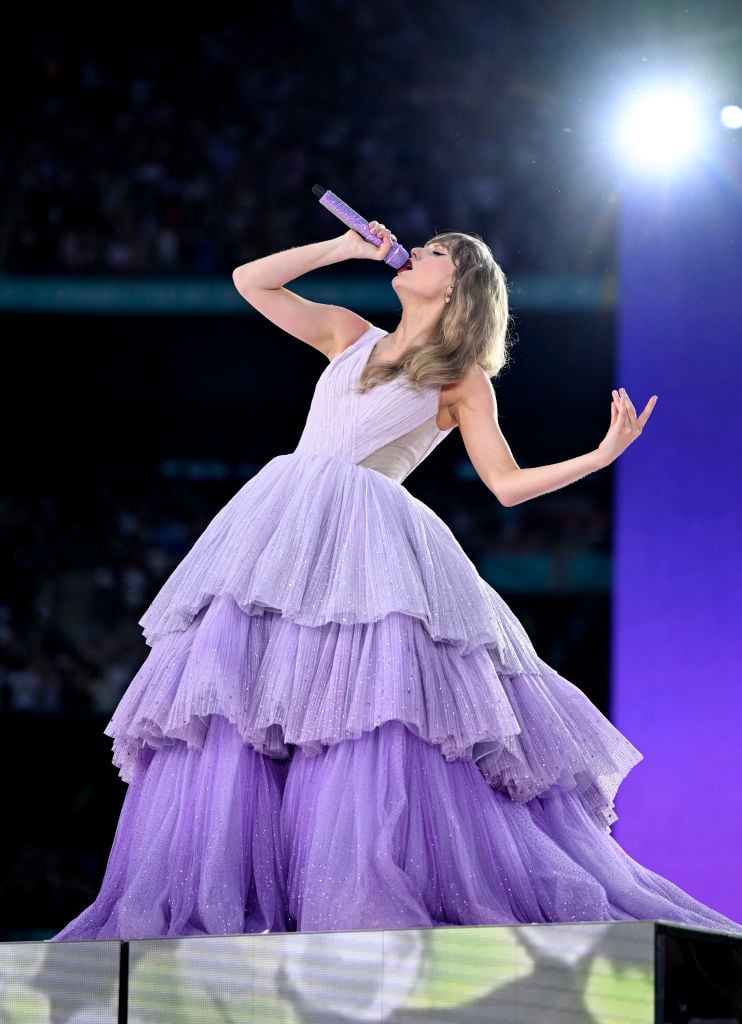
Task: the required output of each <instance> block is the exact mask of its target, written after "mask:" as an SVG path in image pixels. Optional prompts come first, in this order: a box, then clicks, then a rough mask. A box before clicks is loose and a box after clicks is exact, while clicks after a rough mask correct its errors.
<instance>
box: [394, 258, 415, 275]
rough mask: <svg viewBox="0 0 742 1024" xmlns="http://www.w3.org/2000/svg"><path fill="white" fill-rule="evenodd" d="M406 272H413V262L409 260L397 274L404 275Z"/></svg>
mask: <svg viewBox="0 0 742 1024" xmlns="http://www.w3.org/2000/svg"><path fill="white" fill-rule="evenodd" d="M405 270H412V260H407V262H406V263H403V264H402V266H401V267H400V268H399V270H398V271H397V273H398V274H403V273H404V272H405Z"/></svg>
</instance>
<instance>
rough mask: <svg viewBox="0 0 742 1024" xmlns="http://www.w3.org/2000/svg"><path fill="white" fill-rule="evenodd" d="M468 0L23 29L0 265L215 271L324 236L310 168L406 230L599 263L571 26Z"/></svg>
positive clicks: (516, 252)
mask: <svg viewBox="0 0 742 1024" xmlns="http://www.w3.org/2000/svg"><path fill="white" fill-rule="evenodd" d="M472 7H473V9H472V12H471V15H472V16H470V17H467V18H462V17H460V16H458V13H457V11H456V9H455V7H454V9H453V10H452V9H451V5H450V4H444V3H443V2H442V0H431V2H430V3H429V4H426V10H425V16H424V17H422V16H421V17H417V16H410V14H409V12H408V9H407V11H406V10H405V9H404V8H403V5H399V4H396V5H392V4H391V3H388V2H380V3H379V4H372V5H370V4H356V3H352V2H350V0H347V2H346V0H333V2H331V3H330V4H328V5H324V7H323V12H324V14H323V16H319V15H318V12H317V9H316V6H315V5H312V4H309V3H306V2H304V0H293V2H286V0H283V2H278V3H277V4H276V5H271V9H270V11H266V12H263V11H261V10H259V9H256V10H254V11H253V12H252V13H251V15H250V16H249V17H245V16H243V17H242V18H240V17H234V18H232V19H230V20H228V21H224V22H222V23H218V22H217V23H214V24H211V25H210V24H209V23H208V19H205V21H206V24H205V25H203V26H200V27H199V28H198V29H197V30H196V29H191V30H188V29H187V28H184V27H183V25H182V24H180V22H181V15H180V13H177V12H175V11H174V10H173V11H171V10H170V9H169V6H168V4H166V3H164V2H160V3H159V4H158V3H155V4H154V5H152V10H151V13H150V17H149V19H148V20H146V21H144V22H143V23H142V24H141V26H139V27H136V26H134V25H132V24H127V22H126V20H125V19H124V21H123V22H121V23H119V21H118V20H116V21H111V23H110V25H107V26H103V25H100V24H96V25H95V27H94V29H91V30H90V31H83V30H82V29H80V30H77V31H75V30H66V31H65V30H62V31H58V32H54V31H48V30H47V31H43V32H42V31H39V32H31V31H29V32H27V33H25V34H20V35H19V37H18V38H17V40H15V42H14V46H15V60H16V61H17V62H18V65H19V75H20V77H19V80H18V87H19V99H18V104H17V106H16V107H15V108H14V107H12V106H11V108H10V112H9V115H8V117H7V119H6V124H5V129H6V132H5V134H6V139H7V140H8V145H7V148H6V153H5V160H4V166H5V168H6V171H5V174H6V178H7V180H6V183H5V184H6V187H5V188H4V189H3V194H4V200H3V207H4V209H3V213H2V217H3V224H2V232H1V234H0V272H5V273H10V274H33V275H36V274H61V275H72V274H79V275H105V276H108V277H110V276H119V277H120V276H130V275H140V276H141V275H171V276H172V275H211V274H218V275H223V274H225V273H229V272H230V271H231V269H232V268H233V267H234V266H235V265H237V264H238V263H240V262H244V261H245V260H246V259H249V258H252V257H254V256H256V255H263V254H265V253H267V252H269V251H271V250H274V249H277V248H285V247H289V246H292V245H296V244H297V243H299V242H303V241H308V240H310V239H314V238H317V237H327V236H329V235H330V234H331V233H332V232H333V231H334V230H335V229H336V227H337V226H338V225H337V222H335V221H333V220H332V218H331V215H330V214H329V213H328V212H327V211H326V210H324V208H322V207H321V206H320V205H319V204H318V203H317V201H316V199H315V198H314V197H313V195H312V194H311V188H312V185H313V184H315V183H319V184H321V185H323V186H324V187H326V188H330V189H331V190H333V191H335V192H336V193H337V194H338V195H340V197H341V198H342V199H344V200H345V201H346V202H348V203H349V204H350V205H351V206H354V207H356V208H358V209H359V212H361V213H362V214H363V215H364V216H366V217H368V218H372V217H376V218H378V219H381V220H384V221H385V222H386V223H388V224H390V225H392V226H393V227H394V229H395V230H396V231H397V234H398V235H399V237H400V240H402V241H403V242H404V241H405V240H407V239H409V240H410V244H417V243H419V242H423V241H424V240H425V238H426V237H429V236H430V235H431V234H432V233H433V232H434V231H436V230H439V229H443V228H448V227H457V228H461V229H463V230H469V231H474V232H476V233H479V234H481V235H482V236H483V237H484V238H485V240H486V241H488V242H489V244H490V245H491V247H492V248H493V251H494V252H495V255H496V256H497V258H498V259H500V261H501V262H502V263H503V265H504V266H505V267H506V269H507V271H508V272H509V273H511V274H513V273H516V274H523V273H562V272H565V271H566V272H588V273H605V272H606V271H608V270H609V269H610V264H611V258H612V257H611V251H612V244H611V243H612V205H611V200H610V196H608V195H607V194H606V191H605V189H603V188H602V186H601V185H600V181H599V175H596V172H595V168H594V167H592V168H591V167H589V166H588V161H587V154H586V151H585V148H584V146H585V140H584V138H583V137H582V136H581V133H580V126H579V125H578V124H577V123H575V121H574V117H575V111H576V110H579V105H578V104H577V103H575V102H574V97H573V99H572V102H568V93H569V90H570V88H571V80H570V70H569V69H570V67H571V66H572V63H573V62H571V61H570V60H569V53H570V47H568V46H567V45H566V41H567V40H570V46H573V45H574V43H573V41H574V39H575V38H578V37H577V36H576V35H575V33H574V31H573V30H572V29H573V27H572V26H570V25H569V24H568V23H567V24H565V25H564V26H563V32H562V34H560V33H559V31H557V30H554V31H551V30H550V31H544V25H543V21H542V18H543V12H542V13H541V16H540V17H532V14H533V13H534V12H532V11H530V10H529V8H530V7H531V5H530V4H524V5H520V7H522V10H520V11H519V10H518V9H517V8H516V9H512V10H511V9H510V8H508V9H507V11H506V10H505V9H504V8H505V5H493V4H489V3H475V4H473V5H472ZM173 19H175V20H173ZM526 57H527V59H525V58H526ZM572 74H574V72H572ZM559 76H561V77H559ZM557 83H558V84H557ZM21 95H22V97H23V98H21ZM568 111H569V113H568Z"/></svg>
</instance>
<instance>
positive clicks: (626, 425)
mask: <svg viewBox="0 0 742 1024" xmlns="http://www.w3.org/2000/svg"><path fill="white" fill-rule="evenodd" d="M612 395H613V398H612V401H611V425H610V426H609V428H608V432H607V433H606V435H605V437H604V438H603V440H602V441H601V442H600V444H599V445H598V451H599V452H600V453H601V455H602V456H603V458H604V460H605V465H606V466H607V465H609V464H610V463H611V462H613V461H614V460H615V459H617V458H618V456H619V455H621V454H622V453H623V452H625V451H626V449H627V448H628V447H629V445H630V444H631V443H632V441H636V439H637V437H639V435H640V434H641V432H642V430H643V429H644V427H645V426H646V424H647V420H648V419H649V417H650V416H651V415H652V410H653V409H654V407H655V405H656V404H657V395H652V397H651V398H650V399H649V401H648V402H647V404H646V405H645V406H644V408H643V409H642V411H641V413H640V414H639V415H638V416H637V415H636V409H635V408H634V405H633V403H632V401H631V399H630V398H629V396H628V395H627V393H626V391H625V390H624V389H623V388H619V390H618V391H613V393H612Z"/></svg>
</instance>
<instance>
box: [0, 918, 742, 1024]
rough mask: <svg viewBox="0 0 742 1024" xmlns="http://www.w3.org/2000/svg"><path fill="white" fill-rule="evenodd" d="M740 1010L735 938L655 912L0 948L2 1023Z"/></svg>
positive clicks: (641, 1019) (563, 1020)
mask: <svg viewBox="0 0 742 1024" xmlns="http://www.w3.org/2000/svg"><path fill="white" fill-rule="evenodd" d="M741 1019H742V938H740V937H739V936H736V935H727V934H726V933H723V932H714V931H706V930H701V929H696V928H689V927H684V926H680V925H675V924H669V923H664V922H660V921H638V922H613V923H611V922H607V923H606V922H596V923H576V924H534V925H521V926H518V927H506V926H496V927H476V928H470V927H444V928H433V929H425V930H399V931H366V932H363V931H361V932H334V933H324V932H314V933H292V934H271V935H267V934H266V935H230V936H199V937H195V936H194V937H189V938H171V939H146V940H140V941H131V942H119V941H96V942H64V943H56V942H48V941H41V942H4V943H0V1020H2V1021H3V1024H5V1022H6V1021H7V1022H10V1024H20V1022H24V1024H26V1022H28V1024H31V1022H33V1024H46V1022H49V1024H125V1022H127V1021H128V1022H129V1024H156V1022H163V1024H165V1022H167V1024H212V1022H213V1024H217V1022H220V1024H222V1022H224V1024H227V1022H237V1021H239V1022H258V1021H259V1022H261V1024H267V1022H270V1024H304V1022H306V1024H310V1022H311V1024H319V1022H327V1024H330V1022H333V1024H342V1022H345V1021H354V1022H355V1021H389V1022H396V1024H402V1022H405V1024H412V1022H415V1021H419V1022H420V1024H431V1022H437V1021H441V1022H443V1021H445V1022H451V1024H454V1022H455V1024H474V1022H482V1024H485V1022H487V1024H492V1022H494V1024H505V1022H507V1024H578V1022H579V1024H590V1022H600V1024H690V1022H696V1024H697V1022H700V1021H714V1022H715V1024H718V1022H722V1021H723V1022H729V1024H738V1022H739V1021H740V1020H741Z"/></svg>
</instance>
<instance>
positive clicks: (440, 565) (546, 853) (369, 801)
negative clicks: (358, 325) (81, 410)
mask: <svg viewBox="0 0 742 1024" xmlns="http://www.w3.org/2000/svg"><path fill="white" fill-rule="evenodd" d="M384 333H385V332H384V331H382V330H380V329H378V328H375V327H372V328H370V329H369V330H368V331H366V333H365V334H363V335H362V336H361V337H360V338H359V339H358V340H357V341H356V342H355V344H353V345H352V346H351V347H350V348H348V349H346V350H345V351H344V352H343V353H342V354H341V355H339V356H338V357H337V358H336V359H334V360H333V361H332V362H331V363H330V364H329V365H328V366H327V368H326V369H325V371H324V372H323V373H322V375H321V376H320V378H319V380H318V383H317V387H316V390H315V394H314V398H313V401H312V405H311V409H310V411H309V415H308V418H307V422H306V426H305V429H304V432H303V434H302V436H301V439H300V441H299V444H298V446H297V448H296V451H295V452H293V453H292V454H288V455H280V456H278V457H277V458H274V459H272V460H271V461H270V462H269V463H268V464H267V465H266V466H265V467H264V468H263V469H262V470H261V471H260V472H259V473H258V474H257V475H256V476H254V477H253V478H252V479H250V480H249V481H248V482H247V483H246V484H245V485H244V486H243V487H242V488H241V489H240V490H239V492H238V493H237V494H236V495H235V496H234V497H233V498H232V499H231V500H230V501H229V502H228V503H227V505H226V506H225V507H224V508H223V509H222V510H221V511H220V512H219V513H218V514H217V515H216V516H215V517H214V519H213V520H212V521H211V523H210V524H209V525H208V526H207V528H206V529H205V531H204V532H203V534H202V535H201V537H200V538H199V539H198V540H197V541H196V543H195V544H194V545H193V547H192V549H191V550H190V552H189V553H188V554H187V555H186V557H185V558H184V559H183V561H182V562H181V564H180V565H179V566H178V567H177V568H176V569H175V571H174V572H173V573H172V575H171V576H170V578H169V579H168V580H167V581H166V582H165V584H164V586H163V587H162V589H161V590H160V592H159V594H158V595H157V596H156V597H155V599H154V600H153V602H152V604H151V605H150V607H149V608H148V609H147V611H146V612H145V614H144V616H143V618H142V619H141V625H142V628H143V631H144V635H145V638H146V640H147V643H148V644H149V645H150V647H151V651H150V652H149V655H148V657H147V659H146V660H145V662H144V664H143V665H142V667H141V669H140V670H139V672H138V673H137V675H136V677H135V678H134V679H133V681H132V682H131V684H130V686H129V688H128V690H127V692H126V693H125V694H124V696H123V698H122V700H121V702H120V704H119V706H118V708H117V709H116V711H115V713H114V715H113V717H112V719H111V721H110V723H109V725H108V726H107V728H106V733H107V735H109V736H111V737H112V739H113V759H114V763H115V764H116V765H117V766H118V768H119V770H120V773H121V776H122V778H123V779H124V780H125V781H126V782H127V783H128V787H127V793H126V797H125V800H124V805H123V809H122V812H121V817H120V820H119V824H118V827H117V830H116V835H115V838H114V841H113V846H112V849H111V853H110V858H109V861H108V865H107V868H106V872H105V876H104V878H103V881H102V885H101V889H100V892H99V894H98V896H97V898H96V900H95V901H94V902H93V903H92V904H91V905H90V906H89V907H88V908H87V909H85V910H84V911H83V912H82V913H81V914H80V915H79V916H78V917H77V918H75V919H74V920H73V921H71V922H70V923H69V924H68V925H67V926H66V927H65V928H63V929H62V931H60V932H59V933H58V934H57V935H55V936H54V939H55V940H67V939H96V938H100V939H111V938H118V939H132V938H149V937H158V936H183V935H200V934H238V933H243V932H256V931H257V932H261V931H265V930H271V931H283V930H293V929H298V930H343V929H368V928H413V927H414V928H417V927H430V926H435V925H438V924H462V925H463V924H513V923H515V924H517V923H526V922H529V923H530V922H554V921H599V920H600V921H604V920H631V919H647V920H648V919H660V920H666V921H675V922H682V923H686V924H689V925H694V926H701V927H707V928H714V929H722V930H725V931H735V932H742V926H740V925H738V924H736V923H735V922H733V921H730V920H729V919H728V918H726V917H724V916H723V915H721V914H719V913H716V912H715V911H713V910H712V909H710V908H708V907H706V906H704V905H703V904H701V903H699V902H698V901H696V900H694V899H693V898H692V897H691V896H689V895H688V894H686V893H685V892H684V891H682V890H681V889H679V888H678V887H677V886H675V885H673V884H672V883H671V882H669V881H668V880H666V879H664V878H662V877H660V876H658V875H657V874H655V873H653V872H651V871H649V870H647V869H645V868H643V867H642V866H641V865H639V864H637V863H636V862H635V861H633V860H632V859H631V858H630V857H629V856H628V855H627V854H626V853H625V852H624V851H623V850H622V848H621V847H620V846H619V845H618V844H617V843H616V841H615V840H614V839H613V838H612V836H611V834H610V824H611V822H612V821H613V820H614V818H615V815H614V813H613V801H614V797H615V794H616V791H617V789H618V787H619V785H620V783H621V781H622V779H623V778H624V777H625V776H626V774H627V773H628V772H629V771H630V769H631V768H632V767H633V766H634V765H635V764H636V763H637V761H639V760H640V756H641V755H640V754H639V753H638V752H637V750H635V749H634V747H633V746H632V745H631V744H630V743H629V742H628V741H627V740H626V739H625V738H624V737H623V736H622V735H621V734H620V733H619V732H618V731H617V730H616V729H615V728H614V727H613V726H612V725H611V723H610V722H609V721H608V720H607V719H606V718H605V717H604V716H603V715H602V714H601V713H600V712H599V711H598V710H597V708H595V707H594V706H593V705H592V704H591V703H590V701H589V700H588V699H587V698H586V697H585V695H584V694H583V693H582V692H581V691H580V690H578V689H577V688H576V687H575V686H573V685H572V684H571V683H569V682H567V681H566V680H565V679H563V678H561V677H560V676H559V675H558V674H557V673H556V672H555V671H554V670H553V669H552V668H550V667H549V666H548V665H547V664H545V663H544V662H543V661H541V660H540V658H539V657H538V655H537V654H536V652H535V651H534V649H533V646H532V644H531V642H530V640H529V638H528V636H527V635H526V633H525V632H524V630H523V627H522V626H521V625H520V623H519V622H518V620H517V619H516V618H515V617H514V615H513V613H512V612H511V611H510V609H509V608H508V606H507V605H506V604H505V603H504V602H503V601H502V599H501V598H500V597H499V596H498V595H497V594H496V593H495V591H493V590H492V588H491V587H490V586H489V585H488V584H487V583H485V581H484V580H483V579H482V578H481V577H480V576H479V574H478V573H477V571H476V569H475V567H474V565H473V563H472V562H471V560H470V559H469V558H468V557H467V556H466V554H465V553H464V551H463V550H462V548H461V547H460V545H459V544H458V542H457V541H456V539H455V538H454V536H453V535H452V533H451V531H450V530H449V529H448V527H447V526H446V525H445V524H444V523H443V522H442V521H441V520H440V519H439V518H438V517H437V516H436V515H435V514H434V513H433V512H432V511H431V510H430V509H429V508H428V507H427V506H425V505H424V504H423V503H422V502H420V501H418V500H417V499H416V498H414V497H412V496H411V495H410V494H409V492H408V491H407V490H406V489H405V488H404V487H403V485H402V481H403V480H404V478H405V477H406V476H407V474H409V473H410V472H411V471H412V470H413V469H414V468H415V466H416V465H418V464H419V463H420V462H421V461H422V460H423V459H424V458H425V457H426V456H427V455H428V454H429V453H430V452H431V451H432V450H433V449H434V448H435V447H436V446H437V445H438V444H439V443H440V442H441V441H443V439H444V438H445V437H446V433H447V432H445V431H441V430H439V429H438V427H437V425H436V413H437V409H438V393H437V391H436V390H435V389H427V390H422V391H416V390H413V389H411V388H410V387H409V386H405V384H404V381H403V380H402V379H397V380H395V381H392V382H390V383H386V384H382V385H379V386H377V387H375V388H373V389H372V390H371V391H370V392H368V393H366V394H364V395H359V394H358V393H355V392H354V391H353V386H354V384H355V383H356V382H357V380H358V378H359V376H360V373H361V371H362V369H363V367H364V365H365V363H366V360H367V359H368V358H369V355H370V354H371V351H372V349H373V347H374V344H375V343H376V341H377V340H378V339H379V338H380V337H381V336H382V335H383V334H384Z"/></svg>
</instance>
